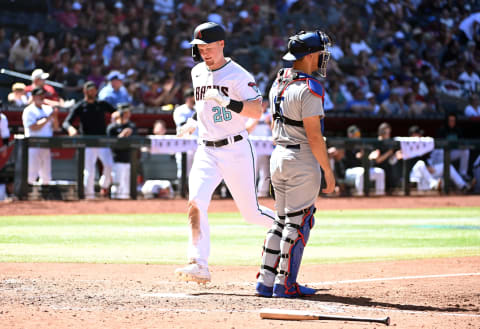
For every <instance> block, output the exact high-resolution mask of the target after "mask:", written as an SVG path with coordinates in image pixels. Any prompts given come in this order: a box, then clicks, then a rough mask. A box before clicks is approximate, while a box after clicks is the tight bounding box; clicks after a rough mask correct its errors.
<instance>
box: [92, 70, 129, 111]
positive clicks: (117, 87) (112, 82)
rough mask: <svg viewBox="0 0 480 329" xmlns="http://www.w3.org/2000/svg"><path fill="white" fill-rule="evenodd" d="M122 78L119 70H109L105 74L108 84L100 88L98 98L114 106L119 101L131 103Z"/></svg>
mask: <svg viewBox="0 0 480 329" xmlns="http://www.w3.org/2000/svg"><path fill="white" fill-rule="evenodd" d="M124 78H125V75H124V74H122V73H120V72H119V71H111V72H110V73H109V74H108V75H107V80H108V84H107V85H106V86H105V87H103V88H102V89H101V90H100V92H99V93H98V99H99V100H101V101H106V102H108V103H110V105H112V106H114V107H115V106H117V105H118V104H120V103H131V102H132V97H131V96H130V95H129V94H128V91H127V89H126V88H125V86H124V85H123V79H124Z"/></svg>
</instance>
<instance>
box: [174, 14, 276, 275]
mask: <svg viewBox="0 0 480 329" xmlns="http://www.w3.org/2000/svg"><path fill="white" fill-rule="evenodd" d="M224 40H225V31H224V30H223V28H222V27H221V26H220V25H218V24H216V23H212V22H207V23H203V24H200V25H199V26H197V27H196V28H195V31H194V40H193V41H192V42H191V44H192V56H193V58H194V59H195V60H200V59H203V62H201V63H199V64H197V65H196V66H195V67H193V69H192V81H193V90H194V92H195V102H196V111H197V121H195V120H194V119H193V118H190V119H189V120H187V123H186V124H185V125H183V126H182V129H180V131H179V134H178V135H179V136H182V135H184V134H186V133H190V132H192V131H194V129H195V128H196V126H197V125H198V135H199V137H198V143H199V145H198V148H197V151H196V153H195V157H194V160H193V166H192V170H191V172H190V176H189V182H188V184H189V201H188V218H189V222H190V239H189V245H188V260H189V262H190V264H189V265H188V266H186V267H183V268H179V269H177V270H176V271H175V273H176V275H177V277H178V278H179V279H181V280H183V281H195V282H198V283H206V282H208V281H210V272H209V270H208V256H209V254H210V229H209V224H208V215H207V210H208V206H209V204H210V200H211V197H212V194H213V192H214V190H215V188H216V187H217V186H218V184H219V183H220V182H221V180H222V179H224V181H225V183H226V185H227V187H228V189H229V190H230V192H231V194H232V197H233V199H234V200H235V202H236V204H237V207H238V209H239V210H240V213H241V214H242V216H243V218H244V219H245V220H246V221H248V222H250V223H254V224H259V225H264V226H266V227H269V226H271V224H272V221H273V218H274V213H273V211H272V210H271V209H268V208H265V207H262V206H260V205H259V204H258V200H257V195H256V192H255V162H254V161H255V160H254V159H255V149H254V147H253V145H252V144H251V143H250V141H249V140H248V133H247V131H246V125H245V124H246V121H247V120H248V118H249V117H250V118H256V119H258V118H260V116H261V114H262V101H261V99H262V97H261V95H260V92H259V90H258V88H257V87H256V84H255V81H254V79H253V77H252V75H251V74H250V73H248V72H247V71H246V70H245V69H244V68H242V67H241V66H240V65H238V64H237V63H235V62H234V61H233V60H231V59H230V58H226V57H224V55H223V48H224V45H225V41H224Z"/></svg>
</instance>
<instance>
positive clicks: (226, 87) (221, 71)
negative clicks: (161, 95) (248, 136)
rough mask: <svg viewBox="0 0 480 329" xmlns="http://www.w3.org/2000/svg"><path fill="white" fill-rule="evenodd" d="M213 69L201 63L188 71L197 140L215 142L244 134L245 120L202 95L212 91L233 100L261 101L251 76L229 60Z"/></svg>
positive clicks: (245, 118) (243, 117)
mask: <svg viewBox="0 0 480 329" xmlns="http://www.w3.org/2000/svg"><path fill="white" fill-rule="evenodd" d="M225 59H226V60H227V62H226V63H225V65H223V66H222V67H220V68H218V69H216V70H210V69H209V68H208V67H207V65H206V64H205V62H201V63H199V64H197V65H195V67H194V68H193V69H192V82H193V90H194V91H195V108H196V110H197V119H198V135H199V137H200V138H201V139H205V140H210V141H215V140H219V139H223V138H226V137H228V136H232V135H237V134H239V133H241V132H242V131H244V130H245V129H246V128H245V124H246V122H247V120H248V118H247V117H245V116H243V115H240V114H238V113H236V112H233V111H231V110H229V109H227V108H225V107H222V106H220V105H219V104H218V103H217V102H215V101H213V100H208V101H206V100H204V96H205V92H206V91H207V90H208V89H210V88H216V89H218V90H219V91H220V94H222V95H225V96H228V97H230V98H231V99H233V100H236V101H249V100H254V99H261V97H262V95H261V94H260V91H259V89H258V88H257V85H256V83H255V80H254V78H253V76H252V75H251V74H250V73H249V72H248V71H247V70H245V69H244V68H243V67H241V66H240V65H239V64H237V63H235V62H234V61H233V60H232V59H230V58H228V57H227V58H225Z"/></svg>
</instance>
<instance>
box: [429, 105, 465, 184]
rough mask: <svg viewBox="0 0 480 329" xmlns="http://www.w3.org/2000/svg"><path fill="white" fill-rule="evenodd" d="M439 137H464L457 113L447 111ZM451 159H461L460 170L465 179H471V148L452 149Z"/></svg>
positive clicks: (455, 138)
mask: <svg viewBox="0 0 480 329" xmlns="http://www.w3.org/2000/svg"><path fill="white" fill-rule="evenodd" d="M437 138H443V139H447V140H458V139H462V138H464V136H463V131H462V129H461V128H460V127H459V126H458V125H457V115H456V114H455V113H453V112H450V113H447V115H446V117H445V124H444V125H443V126H442V127H440V129H438V132H437ZM450 160H451V161H456V160H459V167H458V171H459V172H460V175H462V178H463V179H464V180H466V181H469V180H470V179H471V178H470V176H469V175H468V165H469V163H470V150H469V149H468V148H467V149H454V150H451V151H450Z"/></svg>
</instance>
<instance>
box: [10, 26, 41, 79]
mask: <svg viewBox="0 0 480 329" xmlns="http://www.w3.org/2000/svg"><path fill="white" fill-rule="evenodd" d="M39 53H40V48H39V44H38V40H37V38H35V37H34V36H33V35H28V34H26V35H23V36H21V37H20V38H19V39H18V40H17V41H15V43H14V44H13V46H12V48H10V55H9V57H8V62H9V63H10V65H11V66H12V67H13V68H14V69H15V70H16V71H20V72H28V71H31V70H33V69H35V60H36V57H37V55H38V54H39Z"/></svg>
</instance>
